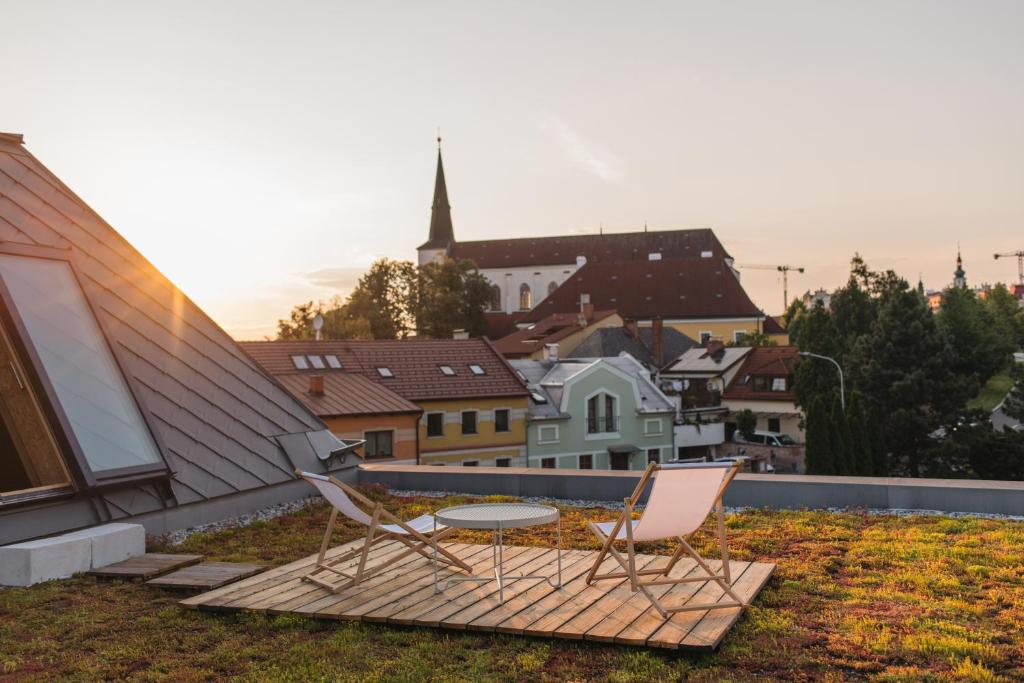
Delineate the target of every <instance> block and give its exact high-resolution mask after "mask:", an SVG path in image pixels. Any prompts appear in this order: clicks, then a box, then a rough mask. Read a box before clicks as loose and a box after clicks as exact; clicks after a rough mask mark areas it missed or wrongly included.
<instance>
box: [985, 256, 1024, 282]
mask: <svg viewBox="0 0 1024 683" xmlns="http://www.w3.org/2000/svg"><path fill="white" fill-rule="evenodd" d="M1014 256H1016V257H1017V283H1018V284H1021V285H1024V251H1011V252H1009V253H1008V254H993V255H992V258H994V259H996V260H997V261H998V260H999V259H1001V258H1012V257H1014Z"/></svg>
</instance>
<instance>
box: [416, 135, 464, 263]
mask: <svg viewBox="0 0 1024 683" xmlns="http://www.w3.org/2000/svg"><path fill="white" fill-rule="evenodd" d="M454 241H455V229H454V228H453V227H452V207H451V206H450V205H449V204H448V186H447V184H446V183H445V180H444V164H443V163H442V162H441V137H440V136H438V138H437V175H436V176H435V178H434V204H433V206H431V207H430V236H429V238H428V239H427V241H426V242H425V243H424V244H421V245H420V247H419V248H420V249H445V250H447V249H448V247H449V246H451V244H452V243H453V242H454Z"/></svg>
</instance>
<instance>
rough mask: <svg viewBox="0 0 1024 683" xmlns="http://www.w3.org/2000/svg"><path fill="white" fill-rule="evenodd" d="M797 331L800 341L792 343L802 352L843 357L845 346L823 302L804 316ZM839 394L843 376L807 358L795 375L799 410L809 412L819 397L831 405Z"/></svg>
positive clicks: (794, 381)
mask: <svg viewBox="0 0 1024 683" xmlns="http://www.w3.org/2000/svg"><path fill="white" fill-rule="evenodd" d="M797 328H798V329H797V332H796V338H795V339H792V338H791V340H790V341H791V343H795V344H796V346H798V347H800V350H801V351H810V352H812V353H817V354H821V355H823V356H829V357H831V358H835V357H836V356H837V355H841V352H842V346H841V344H840V340H839V335H838V333H837V331H836V327H835V323H834V322H833V320H832V316H831V315H829V313H828V311H826V310H825V307H824V306H822V305H821V302H818V303H817V304H815V306H814V308H812V309H811V310H810V311H809V312H807V313H805V314H804V315H803V316H801V318H800V323H799V325H798V326H797ZM838 391H839V376H838V374H837V373H836V369H835V367H834V366H833V365H832V364H831V363H828V362H825V361H820V360H815V359H807V358H805V359H802V360H801V362H799V363H797V365H796V368H795V370H794V371H793V393H794V395H795V397H796V404H797V405H798V406H800V407H801V408H803V409H805V410H806V409H807V408H808V406H810V405H811V403H812V402H813V401H814V399H815V398H816V397H818V396H821V397H823V399H824V400H825V401H826V405H831V403H832V397H833V396H834V395H836V393H837V392H838Z"/></svg>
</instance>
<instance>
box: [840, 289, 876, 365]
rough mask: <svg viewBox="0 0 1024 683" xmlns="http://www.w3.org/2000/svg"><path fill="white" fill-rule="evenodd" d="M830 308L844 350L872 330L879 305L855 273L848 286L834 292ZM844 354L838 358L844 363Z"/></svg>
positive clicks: (851, 346)
mask: <svg viewBox="0 0 1024 683" xmlns="http://www.w3.org/2000/svg"><path fill="white" fill-rule="evenodd" d="M830 308H831V310H832V319H833V320H834V322H835V326H836V332H837V333H838V334H839V337H840V339H841V341H842V347H843V350H844V351H846V350H849V349H851V348H853V346H854V345H855V344H856V343H857V340H858V339H860V338H861V337H862V336H864V335H865V334H867V333H868V332H870V331H871V326H872V325H873V324H874V323H875V315H876V314H877V306H876V304H875V302H874V301H873V300H872V299H871V295H870V294H869V293H868V292H867V290H865V289H863V288H862V287H861V286H860V283H859V282H858V280H857V278H856V277H854V276H853V275H850V280H849V281H848V282H847V283H846V287H843V288H842V289H838V290H836V291H835V293H833V295H832V302H831V306H830ZM844 356H845V353H844V354H841V356H840V357H839V358H837V359H836V360H838V361H839V362H840V363H842V362H843V360H844Z"/></svg>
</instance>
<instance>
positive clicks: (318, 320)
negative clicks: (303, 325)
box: [313, 313, 324, 332]
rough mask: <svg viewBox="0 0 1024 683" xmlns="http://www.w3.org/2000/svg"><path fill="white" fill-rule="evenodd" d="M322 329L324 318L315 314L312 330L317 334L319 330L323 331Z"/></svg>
mask: <svg viewBox="0 0 1024 683" xmlns="http://www.w3.org/2000/svg"><path fill="white" fill-rule="evenodd" d="M323 327H324V317H323V316H322V315H320V314H319V313H317V314H316V317H315V318H313V329H314V330H316V331H317V332H319V331H320V330H322V329H323Z"/></svg>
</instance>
